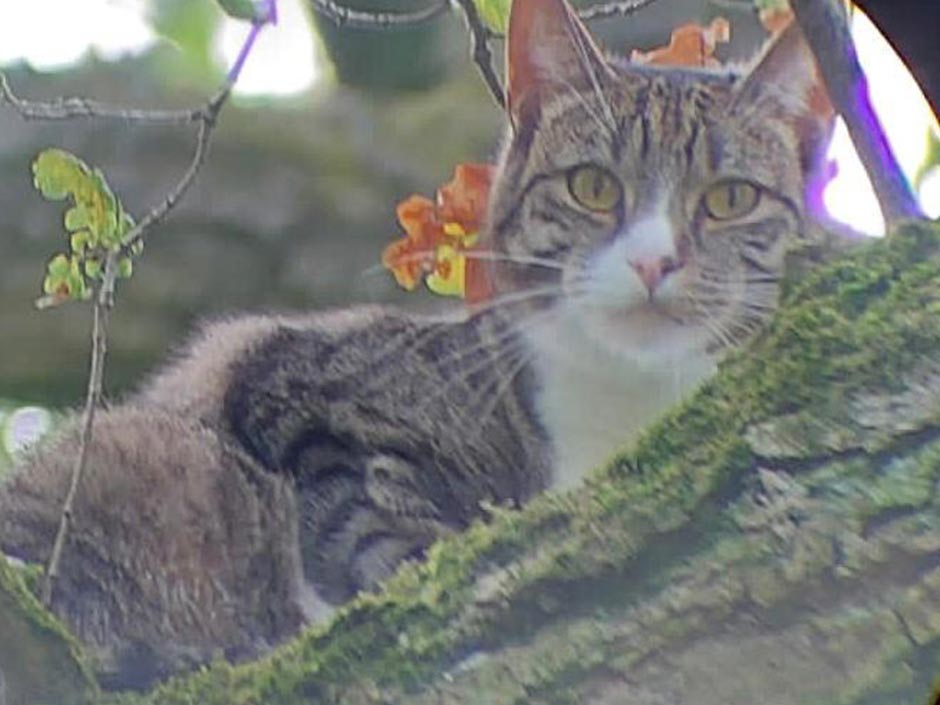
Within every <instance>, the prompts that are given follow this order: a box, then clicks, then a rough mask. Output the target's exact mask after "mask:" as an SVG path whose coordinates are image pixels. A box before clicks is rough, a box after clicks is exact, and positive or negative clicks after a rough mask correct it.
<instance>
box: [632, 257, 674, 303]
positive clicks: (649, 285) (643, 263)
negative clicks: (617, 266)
mask: <svg viewBox="0 0 940 705" xmlns="http://www.w3.org/2000/svg"><path fill="white" fill-rule="evenodd" d="M630 266H631V267H633V271H634V272H636V273H637V276H638V277H639V278H640V281H642V282H643V286H645V287H646V290H647V291H648V292H649V295H650V296H652V295H653V292H654V291H656V289H657V288H658V287H659V285H660V284H661V283H662V281H663V279H665V278H666V277H667V276H669V275H670V274H671V273H672V272H675V271H676V270H678V269H681V268H682V262H681V261H680V260H679V259H677V258H675V257H651V258H648V259H647V258H644V259H636V260H630Z"/></svg>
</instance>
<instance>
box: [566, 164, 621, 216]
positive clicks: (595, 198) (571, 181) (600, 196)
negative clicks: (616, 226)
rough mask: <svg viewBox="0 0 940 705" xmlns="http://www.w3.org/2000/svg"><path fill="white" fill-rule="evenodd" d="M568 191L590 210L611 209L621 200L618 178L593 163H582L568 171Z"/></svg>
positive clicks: (601, 210)
mask: <svg viewBox="0 0 940 705" xmlns="http://www.w3.org/2000/svg"><path fill="white" fill-rule="evenodd" d="M568 191H569V192H570V193H571V196H572V197H573V198H574V200H576V201H577V202H578V203H579V204H581V205H582V206H584V207H585V208H587V209H588V210H591V211H600V212H603V211H612V210H614V208H616V207H617V206H619V205H620V202H621V201H622V200H623V187H622V186H621V184H620V180H619V179H618V178H617V177H616V176H614V175H613V174H611V173H610V172H609V171H607V169H604V168H603V167H599V166H596V165H594V164H582V165H581V166H576V167H574V168H573V169H571V170H570V171H569V172H568Z"/></svg>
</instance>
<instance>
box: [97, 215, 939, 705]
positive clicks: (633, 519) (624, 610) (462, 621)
mask: <svg viewBox="0 0 940 705" xmlns="http://www.w3.org/2000/svg"><path fill="white" fill-rule="evenodd" d="M938 488H940V224H936V223H932V224H931V223H926V222H923V221H922V222H918V223H911V224H909V225H906V226H905V227H903V228H902V229H901V231H900V232H898V233H896V234H895V235H894V236H893V237H892V238H889V239H887V240H883V241H875V242H872V243H870V244H866V245H864V246H863V247H861V248H858V250H857V251H855V252H853V253H851V254H849V255H848V256H847V257H845V258H842V259H840V260H838V261H836V262H834V263H832V264H830V265H827V266H825V267H823V268H821V269H819V270H817V271H815V272H813V273H810V274H809V275H807V276H806V277H805V279H804V280H803V281H801V282H799V283H795V284H793V285H791V287H790V288H789V291H788V293H787V295H786V299H785V304H784V306H783V307H782V309H781V311H780V312H779V313H778V315H777V316H776V317H775V319H774V322H773V323H772V324H771V325H770V326H769V328H768V330H767V331H766V332H765V333H763V334H762V335H761V336H760V337H759V338H758V339H757V340H755V341H754V342H753V343H752V344H751V345H750V346H749V347H748V348H747V349H746V350H744V351H742V352H740V353H738V354H735V355H733V356H732V357H731V359H729V360H728V361H727V362H726V363H725V364H723V365H722V367H721V370H720V371H719V373H718V375H717V376H716V377H715V378H714V379H713V380H712V381H710V382H708V383H707V384H705V385H704V386H703V387H702V389H701V390H700V392H699V393H698V394H697V395H696V396H695V397H694V398H693V399H692V400H690V402H689V403H687V404H685V405H683V406H682V407H681V408H679V409H676V410H675V411H673V412H671V413H670V414H669V415H667V416H666V417H665V418H664V419H662V420H661V422H659V423H658V424H656V425H655V426H654V427H652V428H651V429H650V431H649V432H648V433H647V434H646V435H645V436H644V437H643V438H641V440H640V441H639V442H638V443H637V444H636V445H635V446H633V447H631V448H630V449H628V450H626V451H625V452H623V453H622V454H620V455H619V456H618V457H616V458H615V459H614V460H612V462H611V463H610V464H609V465H608V467H606V468H603V469H601V470H600V471H599V472H598V473H597V474H596V475H595V476H594V477H593V478H592V479H591V480H590V481H589V482H588V483H587V485H586V486H585V487H583V488H581V489H580V490H578V491H577V492H574V493H571V494H567V495H545V496H543V497H541V498H539V499H537V500H535V501H534V502H532V503H531V504H530V505H529V506H528V507H527V508H526V509H525V510H524V511H521V512H514V511H508V510H502V509H494V510H492V517H491V520H490V521H489V522H488V523H487V524H485V525H483V524H481V525H478V526H474V527H472V528H471V529H470V530H469V531H468V532H466V533H465V534H463V535H461V536H459V537H456V538H454V539H452V540H449V541H446V542H444V543H441V544H439V545H437V546H435V547H434V548H433V549H432V551H431V553H430V556H429V558H428V561H427V563H426V564H425V565H421V566H415V565H413V566H408V567H406V568H405V569H404V570H403V571H402V572H401V573H399V575H398V576H397V577H396V578H394V579H393V580H392V581H391V583H390V584H389V585H388V586H387V588H386V589H385V591H383V592H382V593H381V594H378V595H370V596H364V597H361V598H359V599H358V600H357V601H355V602H354V603H353V604H352V605H350V606H349V607H348V608H347V609H345V610H343V611H342V612H341V614H340V615H339V616H338V618H337V619H336V620H335V622H334V623H333V624H332V625H330V626H329V627H328V628H320V629H313V630H310V631H308V632H306V633H304V634H303V635H301V636H300V637H299V638H298V639H297V640H295V641H294V642H292V643H291V644H288V645H287V646H285V647H284V648H282V649H279V650H278V651H276V652H275V653H274V654H273V655H271V656H270V657H268V658H266V659H264V660H262V661H261V662H259V663H256V664H248V665H244V666H239V667H232V666H229V665H228V664H225V663H223V662H219V663H217V664H214V665H213V666H212V667H210V668H208V669H204V670H203V671H201V672H199V673H197V674H195V675H193V676H190V677H187V678H182V679H179V680H177V681H174V682H172V683H170V684H168V685H166V686H164V687H163V688H161V689H158V690H157V691H155V692H154V693H152V694H150V695H147V696H144V697H143V700H144V701H145V702H148V703H153V704H160V705H170V704H171V703H180V704H182V703H193V702H199V703H226V704H231V705H237V704H239V703H243V704H247V703H257V704H260V703H265V704H268V703H285V704H294V703H296V704H298V705H299V704H300V703H331V704H332V703H342V704H344V705H366V704H379V703H381V704H383V705H391V704H402V705H405V704H406V703H407V704H408V705H422V704H428V705H430V704H432V703H433V704H435V705H445V704H446V705H464V704H471V703H479V704H481V705H482V704H498V705H510V704H513V703H516V704H520V705H521V704H522V703H526V704H527V705H534V704H542V703H544V704H549V703H552V704H558V703H578V704H590V705H608V704H610V705H613V704H616V705H654V704H656V705H661V704H667V703H669V704H671V703H692V702H694V703H696V705H712V704H714V705H752V704H753V703H761V704H762V705H791V704H792V705H796V704H797V703H800V704H806V703H819V704H820V705H832V704H833V703H843V704H852V705H882V704H883V705H888V704H889V703H890V704H891V705H900V704H904V703H910V704H912V705H921V703H924V702H926V701H927V697H928V694H929V691H930V687H931V682H932V681H933V680H934V679H935V678H936V677H938V676H940V494H938ZM104 701H105V702H106V701H107V700H104Z"/></svg>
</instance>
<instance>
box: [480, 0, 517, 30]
mask: <svg viewBox="0 0 940 705" xmlns="http://www.w3.org/2000/svg"><path fill="white" fill-rule="evenodd" d="M473 4H474V5H476V7H477V12H478V13H479V15H480V19H481V20H483V22H484V24H486V26H487V27H489V28H490V29H491V30H493V31H494V32H497V33H499V34H505V33H506V29H507V28H508V26H509V6H510V5H511V4H512V2H511V0H473Z"/></svg>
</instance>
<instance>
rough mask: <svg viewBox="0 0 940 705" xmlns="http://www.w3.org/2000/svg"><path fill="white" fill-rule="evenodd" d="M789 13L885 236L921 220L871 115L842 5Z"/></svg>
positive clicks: (793, 2) (803, 3)
mask: <svg viewBox="0 0 940 705" xmlns="http://www.w3.org/2000/svg"><path fill="white" fill-rule="evenodd" d="M790 7H791V8H792V9H793V14H794V15H795V16H796V20H797V22H798V23H799V25H800V28H801V29H802V30H803V34H804V35H805V36H806V40H807V42H809V45H810V48H811V49H812V50H813V53H814V54H815V55H816V61H817V63H818V65H819V70H820V73H821V74H822V77H823V80H824V81H825V84H826V88H827V90H828V91H829V96H830V98H831V99H832V102H833V105H834V106H835V109H836V112H838V113H839V114H840V115H841V116H842V118H843V119H844V120H845V123H846V125H847V126H848V129H849V134H850V135H851V136H852V142H853V143H854V144H855V148H856V149H857V150H858V154H859V157H860V158H861V160H862V163H863V164H864V165H865V170H866V171H867V172H868V175H869V177H870V178H871V181H872V184H873V186H874V188H875V194H876V195H877V197H878V203H879V204H880V205H881V210H882V213H883V214H884V217H885V220H886V221H887V224H888V226H889V230H890V229H891V227H892V226H894V225H896V224H897V223H898V221H900V220H903V219H906V218H916V217H920V216H922V212H921V209H920V206H919V205H918V203H917V200H916V198H915V197H914V193H913V191H912V190H911V187H910V185H909V184H908V182H907V179H906V178H905V177H904V173H903V172H902V171H901V167H900V165H899V164H898V161H897V159H896V158H895V156H894V153H893V152H892V151H891V147H890V145H889V144H888V139H887V136H886V135H885V132H884V129H883V128H882V126H881V123H880V122H879V121H878V117H877V115H876V114H875V110H874V108H873V106H872V102H871V96H870V94H869V91H868V81H867V80H866V78H865V74H864V73H863V71H862V67H861V64H860V63H859V60H858V54H857V52H856V51H855V45H854V44H853V43H852V35H851V33H850V30H849V25H848V20H847V17H846V14H845V11H844V9H843V5H842V3H841V2H840V1H839V0H790Z"/></svg>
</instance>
